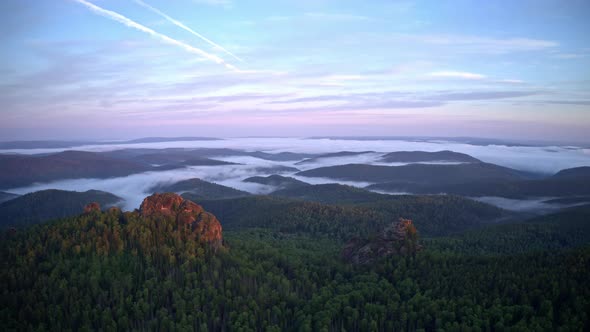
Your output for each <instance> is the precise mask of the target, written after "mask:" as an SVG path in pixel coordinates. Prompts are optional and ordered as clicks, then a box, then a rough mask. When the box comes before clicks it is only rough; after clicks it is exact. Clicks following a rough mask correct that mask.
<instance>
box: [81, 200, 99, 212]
mask: <svg viewBox="0 0 590 332" xmlns="http://www.w3.org/2000/svg"><path fill="white" fill-rule="evenodd" d="M94 211H98V212H100V204H98V203H97V202H92V203H88V204H86V206H85V207H84V213H91V212H94Z"/></svg>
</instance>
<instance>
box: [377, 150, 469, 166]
mask: <svg viewBox="0 0 590 332" xmlns="http://www.w3.org/2000/svg"><path fill="white" fill-rule="evenodd" d="M381 161H383V162H388V163H394V162H400V163H404V162H410V163H418V162H430V161H432V162H434V161H444V162H467V163H477V162H481V160H479V159H477V158H473V157H472V156H470V155H468V154H465V153H459V152H454V151H449V150H443V151H436V152H425V151H396V152H391V153H388V154H386V155H384V156H383V157H382V158H381Z"/></svg>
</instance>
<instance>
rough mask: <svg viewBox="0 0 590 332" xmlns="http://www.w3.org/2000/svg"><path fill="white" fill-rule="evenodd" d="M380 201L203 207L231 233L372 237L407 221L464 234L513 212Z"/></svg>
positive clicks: (209, 203)
mask: <svg viewBox="0 0 590 332" xmlns="http://www.w3.org/2000/svg"><path fill="white" fill-rule="evenodd" d="M385 197H389V199H385V200H379V201H375V202H368V203H360V204H347V205H328V204H322V203H317V202H308V201H300V200H292V199H286V198H281V197H269V196H252V197H244V198H236V199H224V200H201V201H200V203H201V204H202V205H203V207H205V208H206V209H207V210H208V211H211V212H212V213H214V214H215V215H216V216H218V217H219V219H220V220H222V223H223V225H224V227H226V228H227V229H243V228H267V229H272V230H280V231H281V232H285V233H294V234H299V233H301V234H323V235H327V236H330V237H334V238H340V239H350V238H353V237H366V236H369V235H370V234H373V233H375V232H377V231H378V230H379V229H381V228H382V227H384V226H385V225H387V224H389V223H390V222H391V220H397V219H399V218H401V217H403V218H408V219H412V220H413V221H414V224H415V225H416V227H417V228H418V229H420V232H421V234H422V235H424V236H440V235H447V234H453V233H457V232H461V231H464V230H467V229H472V228H476V227H480V226H483V225H486V224H491V223H497V222H500V221H502V220H505V219H506V218H508V217H510V216H511V214H509V213H508V212H507V211H504V210H502V209H499V208H496V207H494V206H491V205H488V204H485V203H480V202H476V201H473V200H470V199H465V198H461V197H457V196H396V197H393V198H391V196H385Z"/></svg>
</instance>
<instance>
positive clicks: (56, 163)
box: [0, 151, 158, 188]
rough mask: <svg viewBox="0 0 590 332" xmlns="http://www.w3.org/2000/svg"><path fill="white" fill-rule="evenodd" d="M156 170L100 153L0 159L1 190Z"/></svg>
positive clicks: (70, 152)
mask: <svg viewBox="0 0 590 332" xmlns="http://www.w3.org/2000/svg"><path fill="white" fill-rule="evenodd" d="M157 169H158V168H157V167H152V166H149V165H145V164H141V163H138V162H134V161H129V160H122V159H115V158H111V157H108V156H105V155H102V154H100V153H94V152H83V151H64V152H59V153H54V154H48V155H47V154H44V155H7V154H4V155H0V188H14V187H20V186H26V185H29V184H33V183H35V182H50V181H54V180H59V179H76V178H109V177H117V176H126V175H130V174H134V173H141V172H146V171H150V170H157Z"/></svg>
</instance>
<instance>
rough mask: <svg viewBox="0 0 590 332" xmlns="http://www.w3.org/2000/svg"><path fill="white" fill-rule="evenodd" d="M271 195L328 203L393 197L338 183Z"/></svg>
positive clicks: (282, 190)
mask: <svg viewBox="0 0 590 332" xmlns="http://www.w3.org/2000/svg"><path fill="white" fill-rule="evenodd" d="M271 195H272V196H280V197H287V198H296V199H301V200H304V201H313V202H319V203H328V204H330V203H340V204H345V203H364V202H373V201H377V200H383V199H389V198H390V197H391V196H390V195H384V194H377V193H374V192H371V191H368V190H364V189H360V188H357V187H352V186H346V185H341V184H337V183H328V184H316V185H308V186H303V187H301V186H300V187H296V188H291V189H281V190H277V191H274V192H272V193H271Z"/></svg>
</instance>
